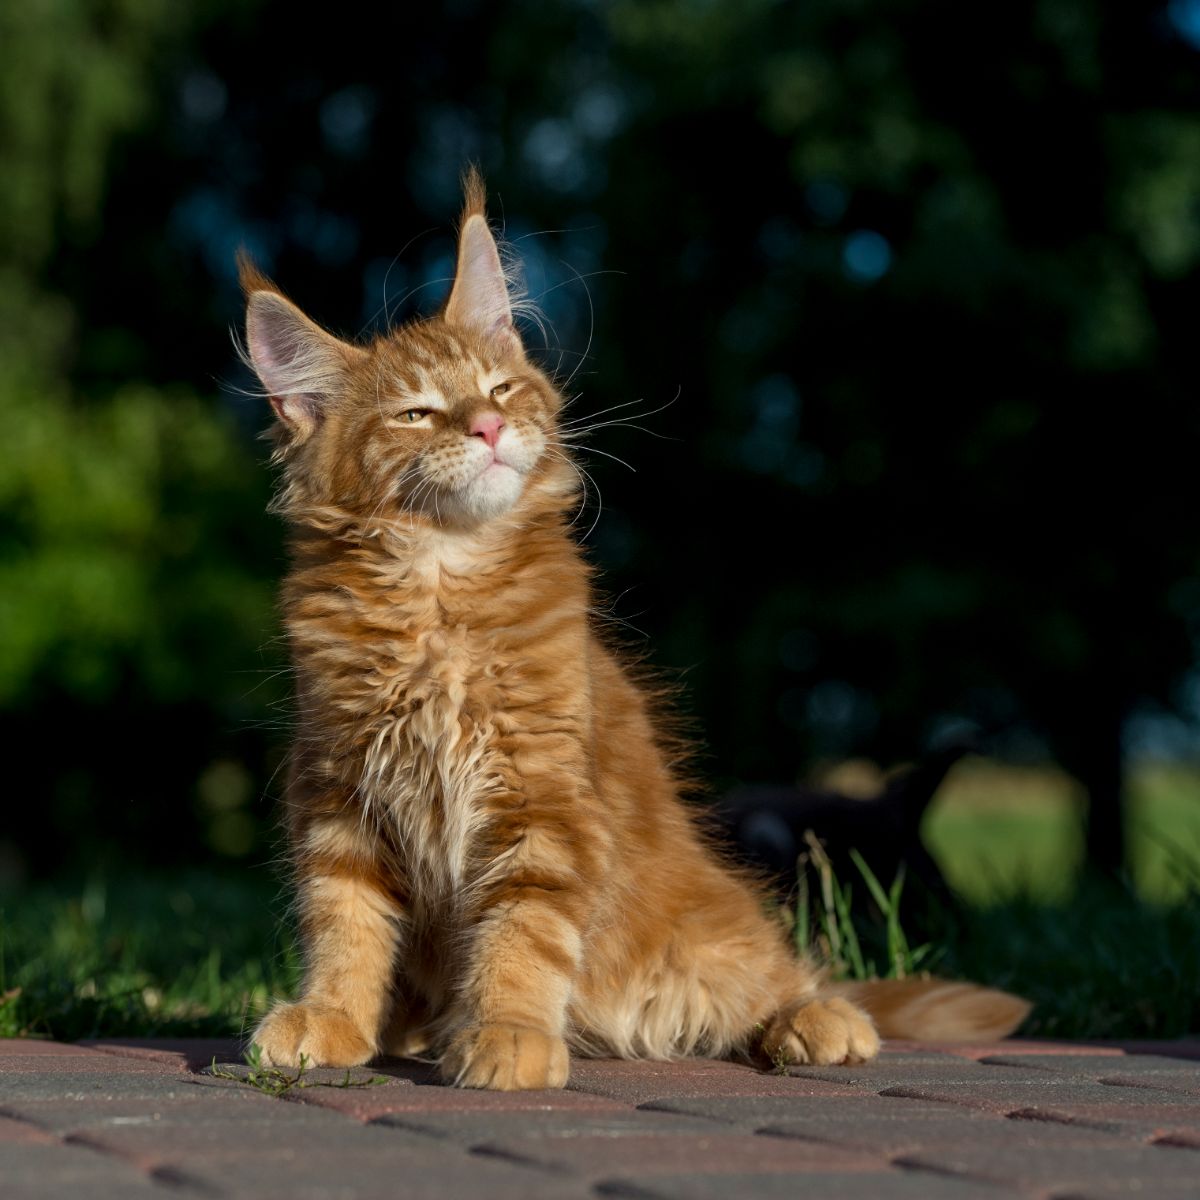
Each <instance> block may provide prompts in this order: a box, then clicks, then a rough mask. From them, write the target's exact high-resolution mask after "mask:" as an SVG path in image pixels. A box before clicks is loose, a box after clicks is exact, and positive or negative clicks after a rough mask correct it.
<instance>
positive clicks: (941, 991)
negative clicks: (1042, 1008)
mask: <svg viewBox="0 0 1200 1200" xmlns="http://www.w3.org/2000/svg"><path fill="white" fill-rule="evenodd" d="M823 990H824V991H827V992H832V993H834V994H835V995H838V996H844V997H845V998H846V999H847V1000H852V1001H853V1002H854V1003H855V1004H858V1005H860V1006H861V1007H863V1008H865V1009H866V1010H867V1012H868V1013H870V1015H871V1016H872V1017H873V1018H874V1020H875V1024H876V1027H877V1028H878V1029H879V1032H880V1035H881V1036H883V1037H885V1038H911V1039H913V1040H914V1041H930V1042H992V1041H996V1040H997V1039H998V1038H1003V1037H1008V1035H1009V1034H1010V1033H1012V1032H1013V1031H1014V1030H1015V1029H1016V1028H1017V1026H1018V1025H1020V1024H1021V1022H1022V1021H1024V1020H1025V1018H1026V1017H1027V1016H1028V1015H1029V1012H1030V1010H1031V1009H1032V1008H1033V1005H1032V1004H1030V1003H1029V1001H1028V1000H1023V999H1022V998H1021V997H1020V996H1014V995H1012V994H1011V993H1009V992H1001V991H997V990H996V989H995V988H986V987H980V986H979V985H978V984H975V983H952V982H950V981H949V980H946V979H872V980H868V981H866V982H863V983H834V984H829V985H827V986H826V987H825V988H824V989H823Z"/></svg>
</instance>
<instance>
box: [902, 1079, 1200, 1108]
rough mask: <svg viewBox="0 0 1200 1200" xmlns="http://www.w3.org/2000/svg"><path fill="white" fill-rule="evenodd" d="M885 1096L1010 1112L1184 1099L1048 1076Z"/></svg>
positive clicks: (906, 1087) (912, 1087) (917, 1088)
mask: <svg viewBox="0 0 1200 1200" xmlns="http://www.w3.org/2000/svg"><path fill="white" fill-rule="evenodd" d="M879 1094H880V1095H881V1096H887V1097H895V1098H897V1099H907V1100H934V1101H938V1102H940V1103H944V1104H961V1105H963V1106H964V1107H966V1108H979V1109H985V1110H987V1111H989V1112H998V1113H1002V1114H1005V1113H1010V1112H1015V1111H1017V1110H1025V1109H1039V1108H1047V1107H1054V1108H1059V1109H1061V1108H1074V1107H1075V1106H1076V1105H1093V1104H1098V1105H1108V1104H1112V1103H1121V1104H1125V1105H1129V1106H1131V1107H1136V1106H1147V1107H1149V1106H1151V1105H1154V1104H1164V1103H1166V1104H1169V1103H1171V1102H1172V1101H1176V1100H1181V1099H1182V1097H1180V1096H1179V1095H1178V1094H1177V1093H1172V1092H1168V1091H1164V1090H1162V1089H1161V1088H1132V1087H1122V1088H1116V1087H1111V1086H1109V1085H1108V1084H1103V1083H1099V1082H1090V1081H1084V1082H1079V1081H1076V1080H1072V1079H1070V1078H1065V1079H1064V1078H1057V1077H1055V1076H1052V1075H1049V1074H1048V1073H1047V1075H1046V1078H1045V1080H1041V1079H1039V1080H1036V1081H1033V1082H1021V1083H1016V1084H1007V1083H1005V1082H1004V1081H1002V1080H996V1079H991V1078H986V1079H981V1080H980V1081H979V1082H978V1083H976V1084H968V1083H962V1084H947V1083H944V1082H939V1083H932V1084H928V1085H926V1084H924V1083H920V1082H918V1083H911V1084H901V1085H898V1086H896V1087H890V1088H885V1089H884V1090H883V1091H882V1092H880V1093H879Z"/></svg>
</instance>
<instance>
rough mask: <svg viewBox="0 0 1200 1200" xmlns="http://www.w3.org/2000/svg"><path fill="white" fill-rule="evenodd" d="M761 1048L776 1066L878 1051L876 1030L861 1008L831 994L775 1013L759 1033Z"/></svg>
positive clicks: (817, 1063)
mask: <svg viewBox="0 0 1200 1200" xmlns="http://www.w3.org/2000/svg"><path fill="white" fill-rule="evenodd" d="M762 1050H763V1053H764V1054H765V1055H766V1056H767V1058H769V1059H770V1060H771V1062H773V1063H774V1064H776V1065H777V1066H787V1065H789V1064H791V1063H797V1064H800V1063H807V1064H809V1065H811V1066H814V1067H825V1066H829V1065H831V1064H833V1063H842V1062H846V1063H859V1062H867V1061H869V1060H870V1059H872V1058H874V1057H875V1056H876V1055H877V1054H878V1053H879V1034H878V1033H876V1032H875V1026H874V1025H873V1024H872V1023H871V1018H870V1017H868V1016H867V1014H866V1013H865V1012H863V1011H862V1009H861V1008H856V1007H855V1006H854V1005H853V1004H851V1003H850V1002H849V1001H848V1000H843V999H842V998H841V997H840V996H831V997H829V998H828V999H826V1000H809V1001H806V1002H805V1003H802V1004H796V1005H793V1006H792V1007H790V1008H785V1009H783V1010H782V1011H781V1012H779V1013H777V1014H776V1016H775V1017H774V1018H772V1020H771V1021H769V1022H768V1024H767V1028H766V1030H765V1032H764V1033H763V1038H762Z"/></svg>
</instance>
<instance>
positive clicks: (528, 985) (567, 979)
mask: <svg viewBox="0 0 1200 1200" xmlns="http://www.w3.org/2000/svg"><path fill="white" fill-rule="evenodd" d="M550 828H553V826H551V827H550ZM606 843H607V835H606V834H605V833H604V832H603V830H602V828H601V827H600V826H599V825H598V824H597V825H596V827H595V828H589V827H579V828H575V829H573V830H571V831H570V833H562V834H554V833H552V832H549V831H548V830H547V829H546V828H542V829H539V828H538V827H537V826H536V825H534V824H531V826H530V827H528V828H526V829H525V830H524V832H523V833H522V835H521V837H520V840H519V842H518V844H517V845H516V847H515V852H514V853H513V854H512V856H511V861H510V863H509V865H508V867H507V869H506V871H505V874H504V877H503V878H502V879H500V880H499V881H498V882H497V883H496V884H495V885H494V886H492V887H491V888H490V889H489V890H488V894H487V895H486V897H485V898H484V899H483V901H482V903H481V905H480V908H479V911H478V912H477V914H476V916H475V918H474V920H473V922H472V924H473V927H474V929H475V936H474V939H473V945H472V948H471V953H470V957H469V962H468V966H467V971H466V975H465V978H464V980H463V983H462V988H461V991H460V998H461V999H460V1003H459V1005H458V1006H457V1011H456V1012H455V1025H456V1028H455V1029H454V1031H453V1033H452V1035H451V1038H450V1040H449V1044H448V1046H447V1048H446V1052H445V1054H444V1056H443V1059H442V1073H443V1075H444V1077H445V1078H446V1079H447V1080H448V1081H449V1082H452V1083H456V1084H458V1085H459V1086H462V1087H477V1088H494V1089H497V1090H501V1091H514V1090H518V1089H524V1088H560V1087H563V1086H564V1085H565V1084H566V1082H567V1074H568V1067H569V1059H568V1052H567V1043H566V1040H565V1034H566V1024H567V1006H568V1003H569V1002H570V998H571V991H572V987H573V984H574V980H575V978H576V975H577V973H578V971H579V963H580V957H581V953H582V943H583V936H582V930H583V929H584V927H585V925H584V923H585V921H586V920H587V919H588V915H589V913H590V911H591V909H592V907H593V905H592V904H591V903H589V896H590V894H591V891H592V889H593V888H594V884H592V883H589V882H588V881H589V880H594V879H595V878H596V870H597V864H598V862H599V859H600V856H601V855H602V854H603V850H602V847H603V846H604V845H606Z"/></svg>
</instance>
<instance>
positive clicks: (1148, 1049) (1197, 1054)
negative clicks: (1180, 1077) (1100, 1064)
mask: <svg viewBox="0 0 1200 1200" xmlns="http://www.w3.org/2000/svg"><path fill="white" fill-rule="evenodd" d="M1091 1044H1092V1045H1093V1046H1096V1047H1098V1048H1099V1047H1102V1046H1108V1047H1112V1048H1114V1049H1117V1050H1120V1051H1121V1052H1122V1053H1124V1054H1165V1055H1167V1056H1169V1057H1170V1058H1190V1059H1200V1038H1180V1039H1178V1040H1176V1041H1173V1042H1162V1041H1153V1042H1144V1041H1115V1042H1107V1043H1106V1042H1093V1043H1091Z"/></svg>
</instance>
